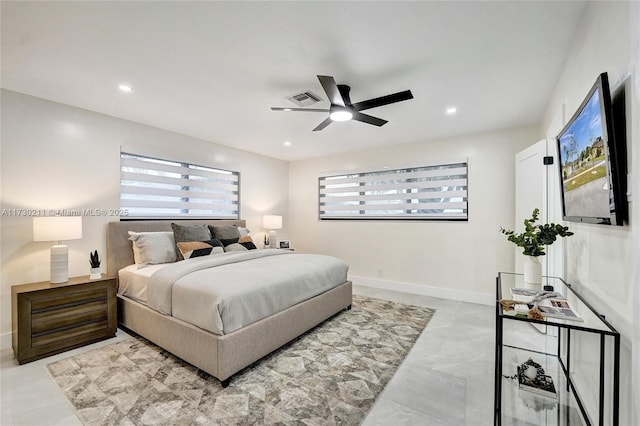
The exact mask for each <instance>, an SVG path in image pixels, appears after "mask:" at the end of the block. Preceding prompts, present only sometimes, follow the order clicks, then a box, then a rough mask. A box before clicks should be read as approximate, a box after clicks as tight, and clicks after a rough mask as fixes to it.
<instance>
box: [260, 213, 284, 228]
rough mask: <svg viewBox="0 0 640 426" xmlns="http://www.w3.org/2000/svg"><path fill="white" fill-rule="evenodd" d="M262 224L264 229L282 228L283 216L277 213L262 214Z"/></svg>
mask: <svg viewBox="0 0 640 426" xmlns="http://www.w3.org/2000/svg"><path fill="white" fill-rule="evenodd" d="M262 226H263V228H264V229H282V216H278V215H275V214H268V215H265V216H262Z"/></svg>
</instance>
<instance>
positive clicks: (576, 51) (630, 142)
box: [540, 2, 640, 424]
mask: <svg viewBox="0 0 640 426" xmlns="http://www.w3.org/2000/svg"><path fill="white" fill-rule="evenodd" d="M638 15H639V14H638V4H637V3H635V2H592V3H589V6H588V8H587V11H586V13H585V17H584V20H583V22H582V24H581V25H580V28H581V30H580V31H579V32H578V34H576V39H575V42H574V44H573V47H572V49H571V52H572V53H571V54H570V55H569V56H568V58H567V61H566V63H565V66H564V69H563V72H562V74H561V76H560V78H559V80H558V83H557V86H556V88H555V90H554V93H553V96H552V98H551V100H550V102H549V105H548V107H547V110H546V113H545V118H544V120H543V122H542V125H541V131H540V133H541V136H543V137H549V138H553V137H555V135H556V134H557V133H558V132H559V131H560V130H561V127H562V124H563V123H564V122H565V121H566V119H568V118H569V117H570V116H571V115H572V114H573V112H574V111H575V110H576V109H577V108H578V106H579V105H580V103H581V101H582V100H583V99H584V97H585V96H586V94H587V92H588V90H589V89H590V88H591V86H592V84H593V83H594V81H595V80H596V77H597V76H598V74H600V73H601V72H605V71H606V72H608V74H609V82H610V85H611V89H612V91H613V92H615V91H616V90H617V88H619V87H620V86H621V85H624V86H625V90H626V102H627V108H626V116H627V121H628V122H627V133H628V134H627V150H628V157H629V159H630V160H629V163H628V167H629V171H630V172H631V171H635V175H637V174H638V172H637V170H640V169H639V167H640V165H638V156H637V153H636V154H634V152H635V151H637V150H638V142H639V139H640V123H639V121H638V120H639V113H640V109H639V108H638V83H637V80H638V77H639V76H638V63H639V62H640V54H639V52H638V40H639V39H640V19H639V16H638ZM563 108H564V113H563ZM632 159H634V160H632ZM630 181H631V182H633V184H632V188H631V190H632V191H633V198H635V199H636V200H637V199H638V183H637V182H638V179H637V176H636V177H635V179H634V180H630ZM629 207H630V215H631V216H630V217H631V219H630V224H629V225H627V226H624V227H608V226H602V225H588V224H577V223H572V222H568V223H567V224H568V225H569V226H570V228H571V230H572V231H573V232H575V235H574V236H572V237H571V238H568V239H566V241H565V264H566V265H565V271H566V279H567V280H568V281H569V282H571V283H574V284H576V285H578V286H580V287H581V291H582V292H583V293H584V294H585V296H586V297H587V300H589V302H591V303H592V304H593V305H595V307H596V309H598V310H599V311H601V312H602V313H603V314H605V316H606V318H607V320H608V321H610V322H611V323H612V325H613V326H614V327H616V328H617V329H618V331H620V332H621V334H622V344H623V348H622V356H621V358H622V369H621V372H622V374H621V378H622V387H621V398H622V401H621V405H622V406H621V423H620V424H638V420H640V419H636V421H635V422H634V421H632V419H631V415H632V404H631V401H633V400H634V399H632V392H631V379H630V378H631V374H630V373H631V372H633V370H634V369H638V368H640V357H638V354H637V352H636V354H635V361H633V362H632V359H634V358H633V357H632V352H631V344H632V336H633V334H634V327H635V330H636V333H637V329H638V327H639V326H640V324H635V325H634V323H633V315H634V311H637V310H638V301H639V299H640V297H639V296H640V291H639V290H638V277H637V274H636V276H635V277H634V265H635V264H637V263H638V258H639V252H638V245H637V240H638V225H639V224H640V221H639V212H638V209H636V208H634V207H633V204H629ZM634 241H635V243H634ZM578 344H579V345H581V346H579V348H580V349H583V352H584V353H587V352H592V351H595V350H597V346H594V345H593V344H589V343H578ZM637 350H638V348H636V351H637ZM587 362H590V361H586V360H585V364H586V363H587ZM636 374H638V373H636ZM585 380H586V381H587V382H588V381H591V383H588V384H589V385H591V384H593V381H595V380H596V379H595V378H593V377H591V378H587V379H585ZM592 389H594V388H592ZM637 391H640V389H636V392H637ZM589 397H591V399H593V397H592V395H591V396H588V398H589ZM635 401H636V404H635V405H637V401H638V394H636V396H635ZM591 408H593V407H591Z"/></svg>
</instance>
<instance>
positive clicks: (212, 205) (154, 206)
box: [120, 152, 240, 219]
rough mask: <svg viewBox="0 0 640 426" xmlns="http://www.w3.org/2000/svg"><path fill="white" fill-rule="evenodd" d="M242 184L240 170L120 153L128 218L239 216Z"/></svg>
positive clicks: (122, 199)
mask: <svg viewBox="0 0 640 426" xmlns="http://www.w3.org/2000/svg"><path fill="white" fill-rule="evenodd" d="M239 187H240V173H238V172H231V171H227V170H220V169H214V168H211V167H203V166H196V165H194V164H188V163H180V162H176V161H170V160H160V159H157V158H150V157H143V156H140V155H135V154H127V153H124V152H123V153H121V154H120V208H121V210H122V211H124V212H126V214H127V216H126V218H128V219H143V218H144V219H151V218H154V219H169V218H171V219H177V218H189V219H190V218H208V219H238V218H239V217H240V211H239V198H240V188H239ZM122 217H123V218H124V217H125V216H122Z"/></svg>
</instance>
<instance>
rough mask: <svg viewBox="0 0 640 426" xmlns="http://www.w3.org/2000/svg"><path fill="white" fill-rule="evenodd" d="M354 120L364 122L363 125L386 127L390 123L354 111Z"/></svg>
mask: <svg viewBox="0 0 640 426" xmlns="http://www.w3.org/2000/svg"><path fill="white" fill-rule="evenodd" d="M352 120H357V121H362V122H363V123H367V124H373V125H374V126H378V127H380V126H384V125H385V124H387V123H388V121H387V120H383V119H382V118H378V117H373V116H371V115H367V114H363V113H361V112H358V111H353V118H352Z"/></svg>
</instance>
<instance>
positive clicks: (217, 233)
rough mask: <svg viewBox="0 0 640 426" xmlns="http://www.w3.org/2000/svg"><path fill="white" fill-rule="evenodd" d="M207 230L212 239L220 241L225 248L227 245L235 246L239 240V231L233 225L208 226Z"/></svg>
mask: <svg viewBox="0 0 640 426" xmlns="http://www.w3.org/2000/svg"><path fill="white" fill-rule="evenodd" d="M209 230H210V231H211V235H212V236H213V238H217V239H218V240H220V241H222V244H223V245H224V246H225V247H226V246H228V245H229V244H235V243H237V242H238V240H239V239H240V230H239V229H238V227H236V226H233V225H222V226H216V225H209Z"/></svg>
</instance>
